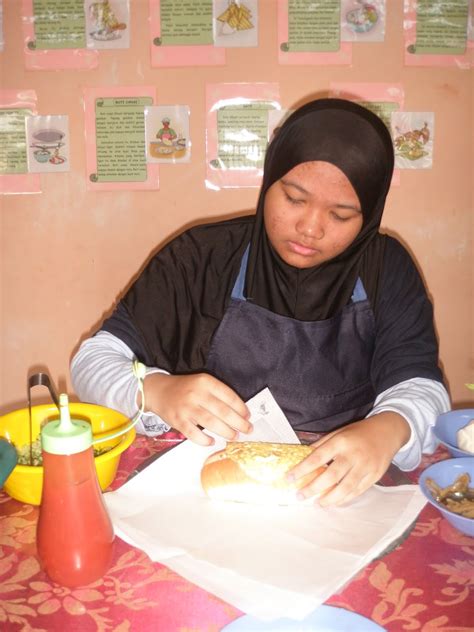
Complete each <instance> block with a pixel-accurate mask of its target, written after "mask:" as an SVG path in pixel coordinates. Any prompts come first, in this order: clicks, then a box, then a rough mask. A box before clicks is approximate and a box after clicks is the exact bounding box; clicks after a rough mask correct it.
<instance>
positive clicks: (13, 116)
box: [0, 90, 41, 193]
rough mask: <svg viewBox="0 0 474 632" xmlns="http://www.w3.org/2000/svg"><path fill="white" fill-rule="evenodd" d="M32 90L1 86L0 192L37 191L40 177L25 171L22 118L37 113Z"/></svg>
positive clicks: (24, 142)
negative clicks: (8, 88)
mask: <svg viewBox="0 0 474 632" xmlns="http://www.w3.org/2000/svg"><path fill="white" fill-rule="evenodd" d="M36 102H37V98H36V92H35V91H34V90H18V91H16V90H0V193H40V191H41V187H40V177H39V176H38V175H36V174H31V173H28V142H27V137H26V123H25V119H26V117H28V116H32V115H34V114H36Z"/></svg>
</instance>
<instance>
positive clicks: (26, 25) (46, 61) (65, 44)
mask: <svg viewBox="0 0 474 632" xmlns="http://www.w3.org/2000/svg"><path fill="white" fill-rule="evenodd" d="M22 21H23V37H24V41H25V48H24V55H25V66H26V68H27V69H28V70H54V69H57V70H59V69H91V68H95V67H96V66H97V65H98V53H97V51H94V50H88V49H87V48H86V10H85V3H84V0H22Z"/></svg>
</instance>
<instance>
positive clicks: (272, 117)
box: [267, 110, 294, 143]
mask: <svg viewBox="0 0 474 632" xmlns="http://www.w3.org/2000/svg"><path fill="white" fill-rule="evenodd" d="M293 112H294V110H269V111H268V128H267V143H269V142H270V141H271V140H272V138H273V137H274V136H275V135H276V134H278V130H279V128H280V127H281V126H282V125H283V123H284V122H285V121H286V119H287V118H288V117H289V116H290V115H291V114H293Z"/></svg>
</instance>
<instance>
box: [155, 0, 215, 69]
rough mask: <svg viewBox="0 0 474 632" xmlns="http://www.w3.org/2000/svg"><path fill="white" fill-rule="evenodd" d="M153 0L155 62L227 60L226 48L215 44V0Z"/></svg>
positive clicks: (212, 63) (191, 63)
mask: <svg viewBox="0 0 474 632" xmlns="http://www.w3.org/2000/svg"><path fill="white" fill-rule="evenodd" d="M149 3H150V4H149V7H150V36H151V48H150V51H151V65H152V66H217V65H224V64H225V48H222V47H217V46H214V36H213V8H212V7H213V5H212V0H192V2H191V3H190V2H189V0H149ZM190 4H191V5H192V11H190Z"/></svg>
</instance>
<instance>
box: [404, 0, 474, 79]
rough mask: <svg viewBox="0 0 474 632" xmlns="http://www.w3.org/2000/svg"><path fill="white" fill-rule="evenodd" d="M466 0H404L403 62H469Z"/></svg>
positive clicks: (459, 64) (462, 64)
mask: <svg viewBox="0 0 474 632" xmlns="http://www.w3.org/2000/svg"><path fill="white" fill-rule="evenodd" d="M469 3H470V0H405V7H404V11H405V19H404V36H405V64H406V65H407V66H457V67H458V68H464V69H466V68H469V67H470V66H471V59H472V55H471V51H470V49H468V45H467V38H468V17H469Z"/></svg>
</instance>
